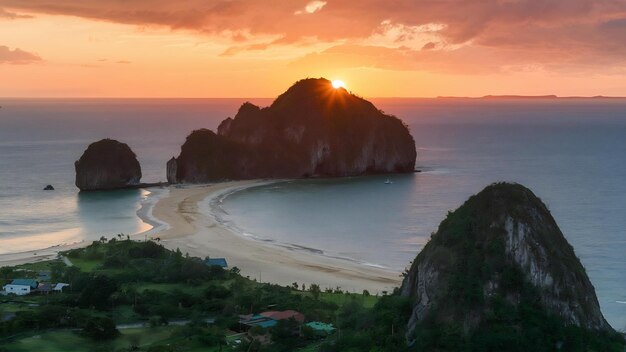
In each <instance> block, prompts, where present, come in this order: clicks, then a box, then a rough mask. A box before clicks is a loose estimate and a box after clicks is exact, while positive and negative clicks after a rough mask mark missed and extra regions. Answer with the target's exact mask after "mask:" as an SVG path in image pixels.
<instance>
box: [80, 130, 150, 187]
mask: <svg viewBox="0 0 626 352" xmlns="http://www.w3.org/2000/svg"><path fill="white" fill-rule="evenodd" d="M74 167H75V168H76V187H78V188H79V189H80V190H81V191H96V190H112V189H119V188H128V187H133V186H136V185H139V182H140V180H141V166H140V165H139V161H138V160H137V156H136V155H135V153H134V152H133V151H132V150H131V149H130V147H129V146H128V145H127V144H125V143H121V142H118V141H116V140H114V139H108V138H107V139H103V140H100V141H98V142H95V143H92V144H90V145H89V147H87V150H85V152H84V153H83V155H82V156H81V157H80V159H79V160H77V161H76V162H75V163H74Z"/></svg>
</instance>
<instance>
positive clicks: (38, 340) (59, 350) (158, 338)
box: [3, 326, 218, 352]
mask: <svg viewBox="0 0 626 352" xmlns="http://www.w3.org/2000/svg"><path fill="white" fill-rule="evenodd" d="M176 329H180V327H175V326H166V327H158V328H136V329H123V330H120V337H119V338H117V339H115V340H113V341H110V342H93V341H92V340H89V339H87V338H84V337H82V336H80V334H78V333H76V332H74V331H53V332H45V333H41V334H38V335H34V336H30V337H26V338H23V339H20V340H18V341H14V342H11V343H8V344H6V345H4V346H3V347H4V348H5V349H7V350H8V351H12V352H31V351H40V352H65V351H76V352H82V351H85V352H99V351H103V352H104V351H115V350H118V349H123V348H129V347H131V346H137V347H143V348H145V347H150V346H153V345H167V344H175V345H176V346H179V347H182V348H184V350H185V351H188V352H200V351H207V352H212V351H218V349H217V348H207V347H205V346H202V345H201V344H200V343H198V342H196V341H188V340H186V339H183V338H172V337H171V336H172V333H174V331H175V330H176Z"/></svg>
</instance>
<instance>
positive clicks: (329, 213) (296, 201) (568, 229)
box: [0, 99, 626, 330]
mask: <svg viewBox="0 0 626 352" xmlns="http://www.w3.org/2000/svg"><path fill="white" fill-rule="evenodd" d="M244 101H245V99H191V100H181V99H171V100H167V99H162V100H114V99H110V100H103V99H100V100H23V99H0V105H1V106H2V108H1V109H0V255H1V254H3V253H11V252H20V251H30V250H38V249H42V248H46V247H50V246H52V245H55V244H59V243H71V242H77V241H83V240H85V241H92V240H94V239H97V238H99V237H100V236H106V237H112V236H114V235H116V234H117V233H137V232H140V231H143V230H146V229H149V228H150V226H149V225H147V224H145V223H143V222H142V221H141V220H139V218H138V217H137V215H136V212H137V211H138V210H139V209H140V208H141V206H142V204H145V203H146V199H149V197H148V196H149V192H148V191H140V190H131V191H117V192H96V193H88V194H83V193H81V194H79V193H78V189H77V188H76V187H75V186H74V185H73V183H74V166H73V163H74V161H75V160H77V159H78V158H79V157H80V155H81V154H82V152H83V150H84V149H85V148H86V147H87V145H88V144H89V143H91V142H93V141H95V140H98V139H101V138H105V137H110V138H116V139H119V140H120V141H123V142H125V143H128V144H129V145H130V146H131V148H133V150H134V151H135V153H136V154H137V156H138V158H139V160H140V162H141V165H142V169H143V174H144V178H143V180H144V181H146V182H155V181H162V180H165V162H166V161H167V160H168V159H169V158H171V157H172V156H174V155H177V154H178V153H179V150H180V145H181V144H182V143H183V142H184V140H185V137H186V136H187V134H189V132H190V131H191V130H193V129H197V128H203V127H206V128H211V129H215V128H216V127H217V125H218V124H219V122H220V121H221V120H222V119H224V118H226V117H229V116H233V115H234V114H235V113H236V111H237V108H238V107H239V106H240V105H241V103H243V102H244ZM251 101H252V102H253V103H257V104H261V105H267V104H269V103H271V100H269V99H253V100H251ZM373 101H374V103H375V104H376V105H377V106H378V107H379V108H381V109H382V110H384V111H385V112H387V113H391V114H394V115H397V116H399V117H401V118H402V119H403V120H404V121H405V122H406V123H407V124H408V125H409V127H410V129H411V133H412V134H413V136H414V137H415V141H416V145H417V148H418V162H417V165H418V168H419V169H420V170H422V172H420V173H416V174H408V175H393V176H389V177H387V176H374V177H354V178H346V179H333V180H327V179H326V180H301V181H289V182H281V183H276V184H272V185H269V186H263V187H257V188H253V189H248V190H244V191H241V192H237V193H234V194H231V195H228V196H226V197H224V198H223V199H221V201H220V202H219V204H218V206H219V207H220V209H221V212H220V214H221V215H220V217H221V220H222V221H224V222H225V223H227V224H228V225H229V226H231V227H233V228H235V229H236V230H238V231H240V233H241V234H242V235H245V236H248V237H250V238H253V239H257V240H263V241H267V242H268V243H274V244H278V245H288V246H290V247H291V248H295V249H296V250H304V251H314V252H317V253H320V254H323V255H326V256H334V257H342V258H346V259H347V260H355V261H359V262H362V263H364V264H366V265H375V266H383V267H388V268H392V269H395V270H398V271H400V270H403V269H404V268H405V267H406V266H407V265H408V264H409V262H410V261H411V260H413V259H414V258H415V255H416V254H417V253H418V251H419V250H420V248H421V247H422V246H423V245H424V243H425V242H426V241H427V240H428V238H429V236H430V234H431V233H432V232H434V231H436V229H437V226H438V224H439V222H440V221H441V220H442V219H443V218H444V217H445V215H446V213H447V212H448V211H449V210H452V209H455V208H456V207H458V206H459V205H461V204H462V202H463V201H464V200H465V199H466V198H467V197H469V196H470V195H472V194H474V193H477V192H479V191H480V190H482V189H483V188H484V187H485V186H487V185H488V184H490V183H492V182H496V181H513V182H519V183H522V184H524V185H525V186H527V187H529V188H531V189H532V190H533V191H534V192H535V194H537V195H538V196H539V197H541V198H542V199H543V201H544V202H545V203H546V204H547V205H548V207H549V208H550V210H551V212H552V214H553V216H554V217H555V219H556V221H557V223H558V224H559V226H560V227H561V229H562V231H563V233H564V234H565V236H566V237H567V239H568V241H569V242H570V243H571V244H572V246H573V247H574V249H575V251H576V254H577V255H578V256H579V258H580V259H581V261H582V263H583V264H584V265H585V267H586V269H587V272H588V274H589V276H590V278H591V281H592V282H593V284H594V286H595V287H596V291H597V294H598V299H599V300H600V304H601V306H602V311H603V313H604V315H605V317H606V318H607V319H608V320H609V322H610V323H611V324H612V325H613V326H614V327H615V328H617V329H621V330H624V329H626V100H450V99H373ZM387 178H389V179H390V180H391V181H393V184H385V183H384V181H385V180H386V179H387ZM47 184H52V185H53V186H54V187H55V188H56V190H55V191H53V192H50V191H43V190H42V189H43V188H44V186H46V185H47ZM620 302H621V303H620Z"/></svg>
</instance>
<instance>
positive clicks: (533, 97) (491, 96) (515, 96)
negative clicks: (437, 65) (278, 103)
mask: <svg viewBox="0 0 626 352" xmlns="http://www.w3.org/2000/svg"><path fill="white" fill-rule="evenodd" d="M359 97H361V98H364V99H440V100H446V99H450V100H452V99H467V100H499V99H502V100H516V99H518V100H523V99H527V100H558V99H626V96H606V95H592V96H578V95H572V96H558V95H554V94H548V95H518V94H502V95H497V94H489V95H483V96H378V97H362V96H359ZM0 99H20V100H22V99H24V100H27V99H28V100H35V99H42V100H62V99H73V100H80V99H83V100H86V99H116V100H124V99H126V100H139V99H142V100H174V99H187V100H200V99H276V97H243V96H241V97H172V96H163V97H140V96H136V97H117V96H85V97H80V96H68V97H54V96H44V97H28V96H6V97H0Z"/></svg>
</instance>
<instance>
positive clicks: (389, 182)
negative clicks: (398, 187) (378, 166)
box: [385, 179, 393, 185]
mask: <svg viewBox="0 0 626 352" xmlns="http://www.w3.org/2000/svg"><path fill="white" fill-rule="evenodd" d="M392 183H393V182H391V180H390V179H387V180H386V181H385V184H386V185H390V184H392Z"/></svg>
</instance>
